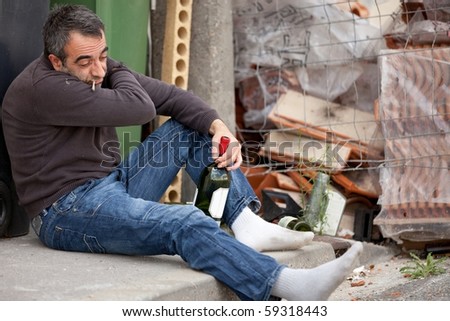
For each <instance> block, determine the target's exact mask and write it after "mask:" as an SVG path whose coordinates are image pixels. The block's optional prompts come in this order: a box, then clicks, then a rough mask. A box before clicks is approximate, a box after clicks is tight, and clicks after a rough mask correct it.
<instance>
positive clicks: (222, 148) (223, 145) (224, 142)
mask: <svg viewBox="0 0 450 321" xmlns="http://www.w3.org/2000/svg"><path fill="white" fill-rule="evenodd" d="M229 144H230V138H229V137H227V136H222V137H220V144H219V156H222V155H223V154H224V153H225V152H226V150H227V148H228V145H229Z"/></svg>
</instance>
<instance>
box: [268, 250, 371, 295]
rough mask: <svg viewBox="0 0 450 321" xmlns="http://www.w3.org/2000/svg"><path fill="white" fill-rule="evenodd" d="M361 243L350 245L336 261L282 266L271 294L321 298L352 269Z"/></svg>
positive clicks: (329, 292)
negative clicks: (307, 266) (308, 267)
mask: <svg viewBox="0 0 450 321" xmlns="http://www.w3.org/2000/svg"><path fill="white" fill-rule="evenodd" d="M362 250H363V245H362V243H360V242H358V243H355V244H353V245H352V246H351V247H350V248H349V249H348V250H347V252H345V254H344V255H342V256H341V257H339V258H337V259H336V260H333V261H330V262H327V263H325V264H323V265H319V266H318V267H316V268H313V269H291V268H284V269H283V270H281V272H280V275H279V277H278V279H277V281H276V282H275V284H274V286H273V288H272V292H271V294H272V295H274V296H276V297H279V298H283V299H286V300H289V301H324V300H327V299H328V297H329V296H330V295H331V293H333V291H334V290H336V288H337V287H338V286H339V285H340V284H341V283H342V281H344V279H345V278H346V277H347V276H348V275H349V274H350V273H351V272H352V270H353V269H354V265H355V264H356V262H357V259H358V258H359V256H360V254H361V253H362Z"/></svg>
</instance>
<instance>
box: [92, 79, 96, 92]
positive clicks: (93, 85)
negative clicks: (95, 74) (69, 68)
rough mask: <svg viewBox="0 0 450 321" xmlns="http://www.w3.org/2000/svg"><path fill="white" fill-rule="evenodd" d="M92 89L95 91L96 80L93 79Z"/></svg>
mask: <svg viewBox="0 0 450 321" xmlns="http://www.w3.org/2000/svg"><path fill="white" fill-rule="evenodd" d="M92 91H95V80H92Z"/></svg>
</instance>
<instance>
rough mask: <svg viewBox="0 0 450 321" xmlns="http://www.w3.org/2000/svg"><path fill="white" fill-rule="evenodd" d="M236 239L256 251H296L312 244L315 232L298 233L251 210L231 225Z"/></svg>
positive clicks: (246, 209)
mask: <svg viewBox="0 0 450 321" xmlns="http://www.w3.org/2000/svg"><path fill="white" fill-rule="evenodd" d="M231 230H232V231H233V233H234V235H235V237H236V239H237V240H238V241H240V242H241V243H244V244H245V245H247V246H249V247H251V248H253V249H255V250H256V251H260V252H261V251H280V250H296V249H299V248H301V247H303V246H305V245H307V244H309V243H311V241H312V239H313V237H314V233H313V232H298V231H293V230H289V229H287V228H284V227H281V226H278V225H276V224H273V223H270V222H267V221H265V220H264V219H262V218H261V217H259V216H258V215H256V214H255V213H253V212H252V211H251V210H250V209H249V208H245V209H244V211H242V213H241V214H240V215H239V216H238V217H237V219H236V220H235V221H234V223H233V224H232V225H231Z"/></svg>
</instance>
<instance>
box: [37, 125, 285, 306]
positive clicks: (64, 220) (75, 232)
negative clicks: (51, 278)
mask: <svg viewBox="0 0 450 321" xmlns="http://www.w3.org/2000/svg"><path fill="white" fill-rule="evenodd" d="M210 148H211V139H210V137H209V136H207V135H203V134H199V133H197V132H195V131H193V130H191V129H189V128H186V127H185V126H183V125H181V124H180V123H178V122H176V121H173V120H169V121H167V122H166V123H165V124H164V125H163V126H161V127H160V128H159V129H157V130H156V131H155V132H154V133H152V134H151V135H150V136H149V137H148V138H147V139H146V140H145V141H144V142H143V143H142V144H140V146H139V147H138V148H136V149H135V150H133V151H132V152H131V153H130V155H129V156H128V158H127V159H126V160H125V161H124V162H122V164H121V165H120V166H118V167H117V168H115V169H114V170H113V171H112V172H111V173H110V174H109V175H108V176H106V177H104V178H101V179H92V180H89V181H88V182H86V183H85V184H83V185H81V186H79V187H77V188H76V189H74V190H73V191H71V192H70V193H68V194H67V195H65V196H64V197H62V198H61V199H59V200H58V201H57V202H55V203H54V204H53V205H52V206H51V207H49V208H48V209H46V210H44V211H43V212H42V213H41V214H40V216H41V218H42V226H41V229H40V233H39V234H40V235H39V238H40V240H41V241H42V242H43V243H44V244H45V245H46V246H48V247H50V248H54V249H58V250H65V251H80V252H92V253H117V254H126V255H160V254H167V255H179V256H180V257H181V258H182V259H183V260H184V261H186V262H187V263H188V265H189V266H190V267H191V268H193V269H196V270H200V271H203V272H205V273H208V274H210V275H212V276H214V277H215V278H216V279H218V280H219V281H221V282H223V283H224V284H226V285H227V286H228V287H230V288H231V289H232V290H233V291H234V292H235V293H236V294H237V295H238V296H239V298H241V299H242V300H267V299H269V298H270V290H271V288H272V286H273V283H274V282H275V280H276V278H277V276H278V274H279V272H280V269H281V266H280V265H279V264H278V263H277V262H276V261H275V260H274V259H273V258H272V257H269V256H267V255H264V254H261V253H258V252H256V251H254V250H253V249H251V248H249V247H247V246H245V245H243V244H242V243H240V242H238V241H237V240H235V239H234V238H233V237H231V236H230V235H229V234H227V233H226V232H224V231H223V230H221V229H220V228H219V227H218V226H217V223H216V222H215V221H214V220H213V219H212V218H210V217H209V216H206V215H205V214H204V213H203V212H202V211H201V210H199V209H197V208H196V207H194V206H191V205H167V204H162V203H160V202H159V200H160V198H161V197H162V195H163V194H164V192H165V191H166V189H167V187H168V186H169V184H170V183H171V182H172V181H173V179H174V177H175V176H176V174H177V173H178V171H179V170H180V168H181V167H182V166H185V168H186V172H187V173H188V174H189V175H190V177H191V178H192V179H193V180H194V182H195V183H198V180H199V177H200V173H201V171H202V169H203V168H204V167H205V166H206V165H207V164H209V163H210V162H211V161H212V160H211V158H210V155H211V153H210ZM231 175H232V183H231V187H230V191H229V194H228V199H227V204H226V208H225V211H224V215H223V220H224V222H225V223H227V224H228V225H231V224H232V223H233V221H234V220H235V219H236V217H237V215H238V214H239V213H240V212H241V211H242V210H243V208H244V207H245V206H249V207H250V208H253V209H254V210H256V209H257V208H258V207H259V202H258V199H257V198H256V197H255V195H254V193H253V190H252V188H251V187H250V185H249V184H248V182H247V180H246V178H245V176H244V175H243V174H242V172H241V171H240V170H236V171H233V172H232V174H231Z"/></svg>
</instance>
